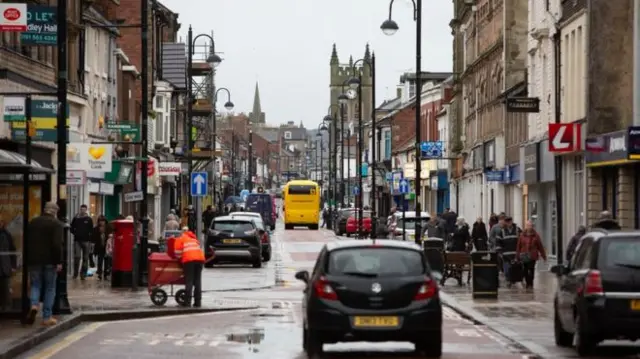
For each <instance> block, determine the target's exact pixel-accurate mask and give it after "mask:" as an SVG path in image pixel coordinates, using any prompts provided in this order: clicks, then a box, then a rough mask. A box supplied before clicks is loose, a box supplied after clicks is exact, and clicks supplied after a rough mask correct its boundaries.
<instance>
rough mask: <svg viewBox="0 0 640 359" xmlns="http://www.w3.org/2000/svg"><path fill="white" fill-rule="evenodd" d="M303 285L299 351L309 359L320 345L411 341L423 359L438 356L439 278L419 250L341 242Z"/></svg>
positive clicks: (325, 252) (305, 275)
mask: <svg viewBox="0 0 640 359" xmlns="http://www.w3.org/2000/svg"><path fill="white" fill-rule="evenodd" d="M296 278H297V279H299V280H301V281H303V282H304V283H306V287H305V290H304V299H303V318H304V324H303V326H304V327H303V338H302V343H303V344H302V345H303V348H304V350H305V351H306V352H307V354H308V355H309V356H310V357H312V356H313V355H319V354H321V353H322V352H323V345H324V344H331V343H337V342H346V341H374V342H384V341H410V342H413V343H414V344H415V346H416V351H417V352H419V353H422V354H424V355H425V356H426V357H430V358H439V357H440V356H441V355H442V304H441V302H440V297H439V289H438V280H439V279H440V276H439V274H437V273H432V272H431V270H430V269H429V265H428V264H427V260H426V258H425V256H424V253H423V251H422V249H421V248H420V247H419V246H418V245H416V244H414V243H409V242H400V241H391V240H341V241H334V242H332V243H328V244H326V245H325V246H324V248H323V249H322V251H321V252H320V254H319V255H318V259H317V262H316V265H315V267H314V269H313V273H311V274H310V273H309V272H307V271H300V272H298V273H296Z"/></svg>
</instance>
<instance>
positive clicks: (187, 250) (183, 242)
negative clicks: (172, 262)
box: [175, 231, 204, 263]
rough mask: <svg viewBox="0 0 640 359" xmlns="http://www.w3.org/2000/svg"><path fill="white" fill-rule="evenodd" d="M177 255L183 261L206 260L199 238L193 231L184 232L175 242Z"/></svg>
mask: <svg viewBox="0 0 640 359" xmlns="http://www.w3.org/2000/svg"><path fill="white" fill-rule="evenodd" d="M175 255H176V258H178V259H180V262H181V263H188V262H204V252H203V251H202V248H200V242H198V238H197V237H196V235H195V234H193V232H191V231H186V232H184V233H182V235H181V236H180V237H178V238H177V239H176V242H175Z"/></svg>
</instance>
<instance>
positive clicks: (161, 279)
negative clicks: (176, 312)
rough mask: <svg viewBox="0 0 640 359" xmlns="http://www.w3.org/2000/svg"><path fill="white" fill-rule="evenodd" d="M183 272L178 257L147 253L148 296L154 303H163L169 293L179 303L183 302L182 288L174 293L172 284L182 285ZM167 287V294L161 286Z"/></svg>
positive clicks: (182, 303)
mask: <svg viewBox="0 0 640 359" xmlns="http://www.w3.org/2000/svg"><path fill="white" fill-rule="evenodd" d="M184 284H185V281H184V274H183V273H182V264H181V263H180V260H179V259H176V258H172V257H171V256H169V255H168V254H167V253H151V255H149V278H148V290H149V297H150V298H151V301H152V302H153V304H155V305H164V304H165V303H167V300H168V299H169V295H170V296H172V297H174V298H175V299H176V302H177V303H178V304H180V305H184V304H185V294H186V293H187V292H186V291H185V290H184V289H179V290H177V291H176V292H175V293H174V288H173V286H174V285H184ZM167 286H168V287H169V288H170V289H169V294H167V292H166V291H165V290H164V289H163V287H167Z"/></svg>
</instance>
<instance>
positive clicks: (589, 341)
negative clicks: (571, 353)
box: [573, 314, 597, 357]
mask: <svg viewBox="0 0 640 359" xmlns="http://www.w3.org/2000/svg"><path fill="white" fill-rule="evenodd" d="M575 327H576V332H575V333H573V346H574V347H575V348H576V352H578V355H579V356H581V357H585V356H589V355H590V354H591V353H592V352H593V349H595V347H596V345H597V343H596V342H595V339H594V338H593V336H591V335H590V334H589V333H588V332H587V331H586V329H585V325H584V324H583V319H582V317H581V316H580V314H578V315H577V316H576V325H575Z"/></svg>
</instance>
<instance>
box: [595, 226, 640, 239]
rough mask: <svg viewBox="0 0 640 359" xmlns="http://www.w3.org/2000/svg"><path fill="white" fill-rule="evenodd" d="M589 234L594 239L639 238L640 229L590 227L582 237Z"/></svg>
mask: <svg viewBox="0 0 640 359" xmlns="http://www.w3.org/2000/svg"><path fill="white" fill-rule="evenodd" d="M585 236H589V237H591V238H593V239H594V240H596V241H597V240H600V239H603V238H614V239H615V238H629V237H637V238H638V239H640V231H638V230H635V231H628V230H606V229H602V228H591V229H589V230H588V231H587V233H585V234H584V236H583V237H585Z"/></svg>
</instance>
